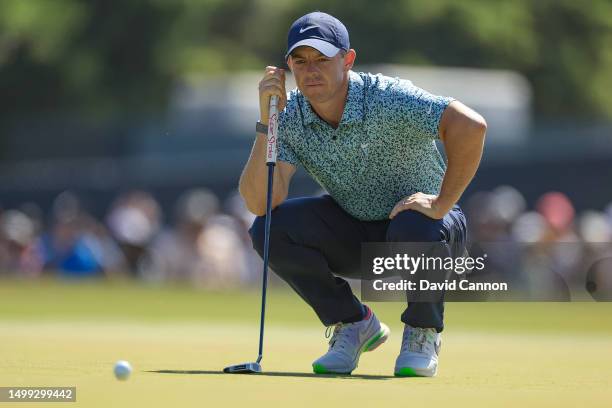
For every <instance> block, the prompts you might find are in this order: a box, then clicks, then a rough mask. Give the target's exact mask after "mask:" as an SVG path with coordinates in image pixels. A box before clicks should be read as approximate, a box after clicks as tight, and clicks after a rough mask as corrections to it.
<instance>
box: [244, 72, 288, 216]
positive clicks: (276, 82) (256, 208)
mask: <svg viewBox="0 0 612 408" xmlns="http://www.w3.org/2000/svg"><path fill="white" fill-rule="evenodd" d="M273 95H275V96H278V101H279V104H278V110H279V112H280V111H282V110H283V109H284V108H285V105H286V104H287V93H286V91H285V71H284V70H283V69H281V68H277V67H266V70H265V74H264V77H263V79H262V80H261V81H260V82H259V115H260V116H259V117H260V121H261V123H263V124H265V125H267V124H268V119H269V117H270V97H271V96H273ZM266 147H267V135H264V134H261V133H257V137H256V139H255V143H254V144H253V149H252V150H251V155H250V156H249V160H248V161H247V164H246V165H245V166H244V170H243V171H242V175H241V176H240V184H239V191H240V195H241V196H242V198H243V199H244V202H245V203H246V207H247V208H248V210H249V211H250V212H252V213H253V214H256V215H264V214H265V213H266V199H267V193H268V191H267V189H268V166H267V165H266ZM295 170H296V167H295V166H294V165H292V164H290V163H287V162H284V161H280V160H279V161H277V162H276V166H275V167H274V185H273V187H272V208H275V207H276V206H278V205H279V204H281V203H282V202H283V201H285V200H286V199H287V195H289V182H290V181H291V177H293V174H294V173H295Z"/></svg>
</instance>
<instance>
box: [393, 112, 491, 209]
mask: <svg viewBox="0 0 612 408" xmlns="http://www.w3.org/2000/svg"><path fill="white" fill-rule="evenodd" d="M486 130H487V123H486V122H485V120H484V118H483V117H482V116H480V115H479V114H478V113H477V112H475V111H474V110H472V109H470V108H468V107H467V106H465V105H464V104H462V103H461V102H459V101H453V102H451V103H450V104H449V105H448V107H447V108H446V109H445V110H444V113H443V114H442V117H441V119H440V125H439V132H440V139H441V140H442V143H443V144H444V150H445V152H446V158H447V161H448V163H447V168H446V173H445V175H444V179H443V181H442V187H441V188H440V194H439V195H438V196H436V195H432V194H424V193H416V194H413V195H411V196H409V197H406V198H405V199H403V200H402V201H400V202H399V203H397V204H396V206H395V207H394V208H393V210H392V211H391V214H390V215H389V218H393V217H395V215H397V213H399V212H401V211H405V210H410V209H412V210H415V211H419V212H421V213H423V214H425V215H427V216H428V217H430V218H435V219H440V218H443V217H444V216H445V215H446V214H447V213H448V212H449V211H450V210H451V208H453V205H455V203H456V202H457V201H459V198H460V197H461V194H463V192H464V191H465V189H466V187H467V186H468V184H470V181H471V180H472V178H473V177H474V175H475V174H476V170H477V169H478V165H479V164H480V159H481V157H482V151H483V147H484V139H485V133H486Z"/></svg>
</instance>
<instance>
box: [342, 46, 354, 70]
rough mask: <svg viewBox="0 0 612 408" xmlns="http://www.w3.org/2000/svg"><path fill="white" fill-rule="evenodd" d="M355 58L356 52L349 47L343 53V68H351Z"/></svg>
mask: <svg viewBox="0 0 612 408" xmlns="http://www.w3.org/2000/svg"><path fill="white" fill-rule="evenodd" d="M355 58H357V53H356V52H355V50H354V49H352V48H351V49H350V50H348V51H347V52H346V54H345V55H344V69H345V70H346V71H349V70H350V69H352V68H353V64H355Z"/></svg>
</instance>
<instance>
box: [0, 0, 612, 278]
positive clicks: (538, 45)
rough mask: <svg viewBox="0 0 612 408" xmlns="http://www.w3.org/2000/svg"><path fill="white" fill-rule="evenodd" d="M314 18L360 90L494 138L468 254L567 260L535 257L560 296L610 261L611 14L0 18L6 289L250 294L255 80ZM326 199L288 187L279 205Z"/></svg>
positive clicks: (211, 11) (466, 201) (555, 8)
mask: <svg viewBox="0 0 612 408" xmlns="http://www.w3.org/2000/svg"><path fill="white" fill-rule="evenodd" d="M313 10H321V11H326V12H329V13H331V14H333V15H335V16H337V17H338V18H340V19H341V20H342V21H343V22H344V23H345V25H346V26H347V28H348V30H349V33H350V35H351V45H352V47H353V48H355V49H356V51H357V56H358V57H357V64H356V67H355V70H358V71H359V70H361V71H370V72H373V73H376V72H382V73H384V74H386V75H390V76H400V77H402V78H405V79H409V80H412V81H413V82H414V83H415V84H416V85H417V86H420V87H423V88H425V89H427V90H430V91H431V92H434V93H438V94H443V95H450V96H453V97H455V98H457V99H459V100H461V101H463V102H464V103H466V104H467V105H469V106H471V107H473V108H475V109H476V110H477V111H479V112H480V113H482V114H483V115H484V117H485V118H486V119H487V121H488V124H489V128H488V138H487V144H486V151H485V155H484V159H483V163H482V166H481V168H480V170H479V172H478V175H477V176H476V178H475V179H474V181H473V182H472V184H471V185H470V187H469V189H468V190H467V192H466V193H465V195H464V196H463V198H462V201H461V204H462V205H463V207H464V208H465V210H466V212H467V213H468V219H469V220H470V224H471V228H470V229H471V239H472V240H473V241H504V242H529V243H543V244H545V245H547V244H550V243H556V242H569V243H572V246H571V248H572V251H574V252H571V251H570V255H568V252H567V251H556V253H555V252H554V251H552V250H550V251H549V252H548V254H549V256H550V257H552V258H553V260H554V262H549V264H555V265H560V266H559V270H560V271H561V273H562V274H563V275H564V276H573V275H580V276H582V275H584V274H585V273H586V272H585V271H586V269H588V268H585V265H584V262H578V261H576V260H580V259H584V257H585V256H586V257H588V258H589V259H590V260H593V262H594V261H595V260H598V259H604V260H605V259H607V258H606V257H607V256H609V251H610V250H611V249H612V248H610V245H596V246H594V245H592V243H599V244H601V243H609V242H610V239H611V236H612V206H611V205H610V203H611V202H612V188H611V184H610V183H611V182H612V92H610V90H612V3H610V2H609V1H607V0H591V1H589V2H576V1H572V0H558V1H528V0H511V1H510V0H509V1H501V0H499V1H487V2H483V1H476V0H465V1H461V2H457V1H454V0H387V1H383V2H380V3H377V4H373V3H372V2H371V1H363V0H355V1H352V2H345V1H340V0H325V1H318V0H314V1H313V0H308V1H305V0H288V1H282V2H280V1H279V2H276V1H270V0H225V1H220V0H202V1H187V0H177V1H172V2H168V1H159V0H149V1H136V0H126V1H122V2H108V1H102V0H90V1H85V0H28V1H19V0H4V1H2V2H0V96H1V97H0V276H12V277H15V276H17V277H23V278H28V279H34V278H38V277H41V276H59V277H62V278H66V279H82V278H102V279H106V278H113V277H129V278H134V279H138V280H143V281H147V282H154V283H165V282H181V283H186V284H188V285H193V286H196V287H204V288H213V289H216V288H233V287H244V286H250V285H253V284H257V285H258V284H259V276H260V273H261V272H260V260H259V257H258V256H257V255H256V254H255V253H254V251H253V250H252V248H251V245H250V240H249V237H248V233H247V229H248V227H249V225H250V223H251V222H252V219H253V215H252V214H249V213H248V211H247V210H246V209H245V208H244V205H243V203H242V200H241V198H240V196H239V195H238V194H237V192H236V188H237V183H238V178H239V175H240V171H241V169H242V166H243V164H244V163H245V161H246V159H247V157H248V154H249V151H250V148H251V144H252V141H253V137H254V132H253V125H254V123H255V121H256V120H257V118H258V99H257V84H258V81H259V79H260V77H261V74H262V72H263V69H264V67H265V66H266V65H278V66H284V61H283V55H284V51H285V48H286V34H287V30H288V27H289V25H290V24H291V22H292V21H293V20H295V19H296V18H297V17H299V16H301V15H303V14H305V13H307V12H310V11H313ZM289 83H290V84H289V87H291V86H292V85H291V83H292V82H291V78H289ZM319 193H320V191H319V187H318V186H317V185H316V184H315V183H314V182H313V181H312V180H310V178H309V177H308V175H307V174H306V173H305V172H303V171H300V172H299V173H298V174H297V175H296V177H295V178H294V181H293V184H292V186H291V196H300V195H312V194H319ZM545 248H547V250H548V249H550V246H545ZM557 258H558V259H557ZM593 262H591V263H593ZM604 264H605V263H604ZM604 266H605V267H604V268H603V269H605V270H607V271H609V270H610V267H609V266H610V264H605V265H604ZM608 275H609V272H608ZM581 281H582V280H581Z"/></svg>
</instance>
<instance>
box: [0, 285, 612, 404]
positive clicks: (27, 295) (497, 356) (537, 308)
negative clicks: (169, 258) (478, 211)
mask: <svg viewBox="0 0 612 408" xmlns="http://www.w3.org/2000/svg"><path fill="white" fill-rule="evenodd" d="M0 299H1V300H2V306H1V308H0V386H76V387H77V403H76V404H67V406H84V407H110V406H112V407H123V406H129V407H141V406H142V407H168V406H175V407H181V408H182V407H196V406H197V407H202V406H220V405H223V406H239V405H249V406H278V405H281V404H282V405H287V406H308V407H313V406H316V407H320V406H324V407H326V406H367V405H372V404H376V405H381V404H395V405H400V406H409V405H416V404H427V405H428V406H429V405H430V404H433V406H436V405H438V404H442V403H445V404H452V406H453V407H461V406H469V407H476V406H513V407H516V406H553V405H554V406H555V407H565V406H567V407H574V406H589V407H597V406H602V407H603V406H609V401H610V398H611V397H612V391H611V390H610V383H611V380H612V374H611V371H610V369H609V367H611V366H612V323H611V320H612V319H610V315H611V312H612V305H611V304H596V303H571V304H570V303H566V304H560V303H549V304H536V303H533V304H527V303H503V304H502V303H499V304H485V303H480V304H477V303H471V304H468V303H464V304H461V303H452V304H448V305H447V320H446V324H447V330H445V332H444V335H443V345H442V353H441V356H440V359H441V360H440V369H439V372H438V377H436V378H433V379H432V378H395V377H393V363H394V360H395V357H396V353H397V351H398V350H399V346H400V341H401V325H400V323H399V321H398V316H399V312H400V310H401V305H399V304H392V303H387V304H372V307H373V309H374V310H375V311H377V313H378V315H379V317H380V318H381V320H384V321H385V322H386V323H387V324H388V325H389V326H390V327H391V331H392V332H391V336H390V339H389V341H388V342H387V344H385V345H383V346H381V347H379V348H378V349H377V350H375V351H373V352H371V353H364V354H363V355H362V359H361V362H360V365H359V367H358V368H357V369H356V370H355V371H354V373H353V375H352V376H350V377H333V376H315V375H314V374H312V372H311V367H310V364H311V362H312V360H314V359H315V358H316V357H318V356H319V355H320V354H322V353H323V352H324V351H325V350H326V340H325V338H324V336H323V333H324V329H323V328H322V327H321V326H320V325H318V324H317V321H316V320H315V318H314V316H313V315H312V313H311V312H310V311H309V310H308V308H307V307H306V306H304V305H303V304H302V303H301V302H300V301H299V299H298V298H297V297H296V296H294V295H293V294H291V293H289V292H288V291H286V290H285V289H284V288H276V287H275V288H272V290H271V292H270V304H269V308H268V311H269V313H268V319H267V323H268V325H267V327H266V343H265V347H264V354H265V357H264V360H263V362H262V365H263V369H264V373H262V374H258V375H242V376H241V375H228V374H222V373H221V369H222V368H223V367H224V366H225V365H228V364H235V363H240V362H245V361H252V360H253V359H254V358H255V356H256V353H257V336H258V321H257V319H258V315H259V298H258V293H257V292H256V291H250V292H208V291H197V290H193V289H188V288H180V287H175V288H149V287H142V286H137V285H131V284H99V285H95V284H85V285H83V284H78V285H75V284H72V285H60V284H56V283H53V282H35V283H27V282H21V283H20V282H7V281H0ZM119 359H125V360H128V361H130V362H131V363H132V366H133V368H134V371H133V373H132V376H131V378H130V379H129V380H128V381H125V382H120V381H117V380H116V379H115V378H114V377H113V375H112V367H113V363H114V362H115V361H116V360H119ZM14 405H15V406H17V407H23V406H26V405H27V404H14ZM4 406H11V404H7V403H0V408H2V407H4ZM389 406H391V405H389Z"/></svg>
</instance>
